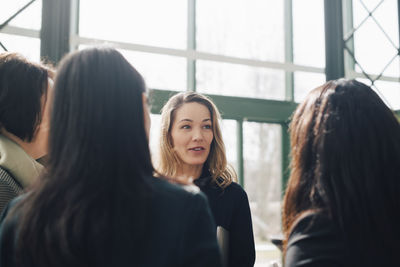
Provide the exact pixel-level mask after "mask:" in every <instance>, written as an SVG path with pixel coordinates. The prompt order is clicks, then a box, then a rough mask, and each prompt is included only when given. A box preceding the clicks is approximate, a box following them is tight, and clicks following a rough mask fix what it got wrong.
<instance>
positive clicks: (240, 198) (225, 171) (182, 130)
mask: <svg viewBox="0 0 400 267" xmlns="http://www.w3.org/2000/svg"><path fill="white" fill-rule="evenodd" d="M161 117H162V118H161V124H162V125H161V136H160V158H159V161H160V162H159V168H158V171H159V172H160V174H162V175H165V176H167V177H173V178H176V179H180V180H181V179H186V180H187V181H188V182H190V181H191V180H193V182H194V183H195V184H196V185H197V186H199V188H200V189H201V191H202V192H203V193H204V194H205V195H206V196H207V197H208V201H209V204H210V207H211V211H212V214H213V217H214V220H215V223H216V226H217V234H218V235H219V236H218V238H219V243H220V246H221V250H222V254H223V262H224V265H225V266H229V267H234V266H240V267H246V266H253V265H254V261H255V249H254V237H253V229H252V223H251V214H250V208H249V202H248V199H247V194H246V192H245V191H244V190H243V189H242V187H241V186H240V185H238V184H237V183H235V182H233V179H234V178H236V174H235V172H234V171H233V169H231V168H229V167H228V164H227V161H226V156H225V146H224V142H223V140H222V135H221V130H220V126H219V122H218V121H219V119H220V115H219V112H218V109H217V107H216V106H215V105H214V103H213V102H212V101H211V100H210V99H209V98H207V97H205V96H203V95H201V94H198V93H194V92H184V93H179V94H176V95H175V96H173V97H172V98H171V99H169V101H168V102H167V103H166V105H165V106H164V107H163V109H162V114H161Z"/></svg>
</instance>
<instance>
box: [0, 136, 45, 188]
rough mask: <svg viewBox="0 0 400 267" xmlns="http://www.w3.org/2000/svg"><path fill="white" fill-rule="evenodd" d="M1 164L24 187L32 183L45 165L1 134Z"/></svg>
mask: <svg viewBox="0 0 400 267" xmlns="http://www.w3.org/2000/svg"><path fill="white" fill-rule="evenodd" d="M0 166H1V167H2V168H3V169H5V170H7V171H8V172H9V173H10V174H11V176H12V177H14V179H15V180H17V182H18V183H19V184H20V185H22V187H23V188H26V187H27V186H29V185H31V184H32V182H33V181H34V180H35V179H36V178H37V177H38V176H39V174H40V173H41V172H42V170H43V166H42V165H41V164H40V163H38V162H37V161H36V160H34V159H33V158H31V157H30V156H29V155H28V154H27V153H26V152H25V151H24V150H23V149H22V148H21V147H20V146H19V145H18V144H17V143H15V142H14V141H12V140H10V139H8V138H7V137H5V136H4V135H1V134H0Z"/></svg>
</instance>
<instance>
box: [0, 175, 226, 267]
mask: <svg viewBox="0 0 400 267" xmlns="http://www.w3.org/2000/svg"><path fill="white" fill-rule="evenodd" d="M150 183H151V184H152V188H153V194H152V195H153V197H152V202H151V203H152V207H151V208H152V212H151V216H150V223H149V224H148V227H149V228H150V231H149V232H148V233H149V234H148V241H149V242H148V244H150V245H149V247H148V248H149V249H143V244H135V246H136V247H137V248H138V250H131V249H127V247H129V246H126V244H124V243H123V242H121V241H120V242H116V243H115V244H110V248H117V249H118V251H119V252H118V257H117V258H113V259H112V266H118V267H120V266H146V267H147V266H148V267H151V266H154V267H156V266H157V267H161V266H170V267H178V266H182V267H190V266H198V267H205V266H207V267H214V266H215V267H219V266H221V259H220V254H219V248H218V244H217V240H216V231H215V224H214V221H213V219H212V216H211V213H210V210H209V208H208V204H207V199H206V198H205V196H204V195H203V194H202V193H201V192H200V191H199V190H198V188H196V187H194V186H192V187H190V188H189V187H187V188H184V187H181V186H177V185H173V184H170V183H168V182H166V181H164V180H161V179H157V178H150ZM22 197H23V196H22ZM20 200H21V197H19V198H17V199H15V200H13V201H12V202H10V204H9V205H8V207H7V208H6V210H5V212H4V213H3V215H2V218H1V220H0V223H1V224H0V266H1V267H8V266H14V261H13V257H12V256H13V255H15V254H14V253H15V248H14V246H13V242H14V241H15V236H16V230H15V229H16V225H17V224H18V219H17V217H18V211H17V212H15V213H13V214H16V215H14V216H12V218H6V215H7V213H9V211H10V209H12V208H13V207H14V206H15V205H16V203H18V202H19V201H20ZM133 216H134V215H133ZM5 218H6V219H5ZM118 234H119V235H120V234H121V233H118ZM138 251H139V252H138ZM99 258H101V255H99ZM97 266H99V267H100V266H104V267H105V266H110V265H109V262H108V263H105V262H101V261H99V262H97V263H96V267H97Z"/></svg>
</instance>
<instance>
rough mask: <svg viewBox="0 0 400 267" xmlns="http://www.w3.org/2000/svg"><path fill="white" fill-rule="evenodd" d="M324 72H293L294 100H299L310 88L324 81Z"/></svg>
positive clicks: (302, 98) (301, 99)
mask: <svg viewBox="0 0 400 267" xmlns="http://www.w3.org/2000/svg"><path fill="white" fill-rule="evenodd" d="M325 79H326V78H325V74H322V73H312V72H295V73H294V101H296V102H301V101H303V100H304V98H305V97H306V96H307V94H308V92H310V91H311V90H312V89H314V88H316V87H318V86H320V85H323V84H324V83H325Z"/></svg>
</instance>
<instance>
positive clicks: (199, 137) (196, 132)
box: [192, 129, 203, 141]
mask: <svg viewBox="0 0 400 267" xmlns="http://www.w3.org/2000/svg"><path fill="white" fill-rule="evenodd" d="M192 139H193V141H201V140H203V133H202V132H201V129H195V130H194V131H193V136H192Z"/></svg>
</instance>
